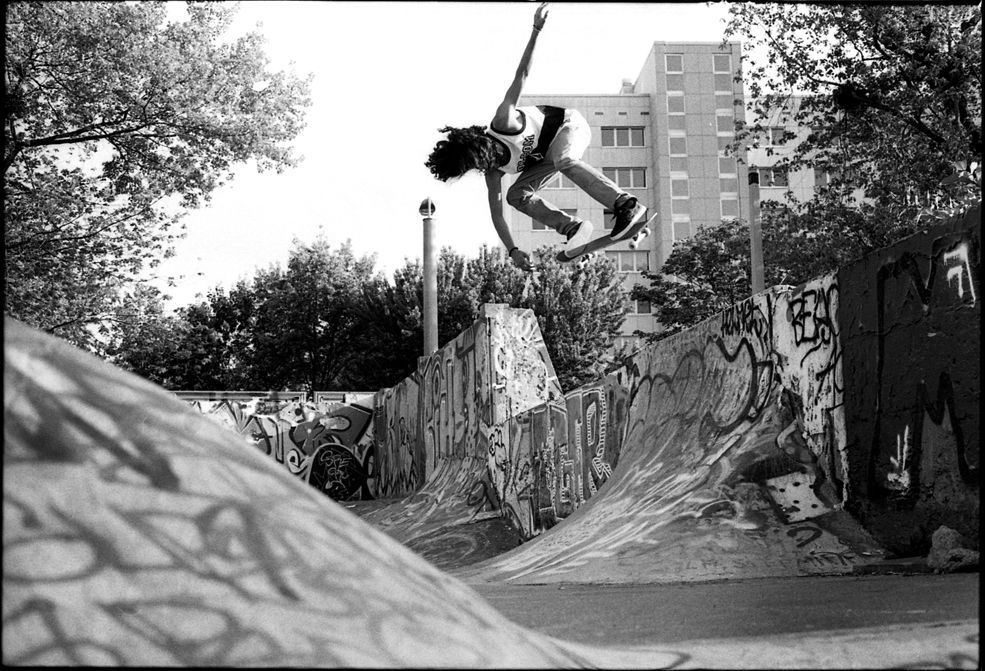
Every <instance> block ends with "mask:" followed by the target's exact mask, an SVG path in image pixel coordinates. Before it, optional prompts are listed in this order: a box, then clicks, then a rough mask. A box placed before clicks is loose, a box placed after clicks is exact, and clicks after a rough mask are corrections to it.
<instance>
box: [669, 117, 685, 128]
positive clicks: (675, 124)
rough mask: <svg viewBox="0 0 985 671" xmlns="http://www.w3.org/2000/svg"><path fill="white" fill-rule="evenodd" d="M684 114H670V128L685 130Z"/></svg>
mask: <svg viewBox="0 0 985 671" xmlns="http://www.w3.org/2000/svg"><path fill="white" fill-rule="evenodd" d="M684 123H685V121H684V115H683V114H670V115H668V116H667V128H668V129H669V130H685V125H684Z"/></svg>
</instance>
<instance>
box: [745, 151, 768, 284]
mask: <svg viewBox="0 0 985 671" xmlns="http://www.w3.org/2000/svg"><path fill="white" fill-rule="evenodd" d="M749 261H750V262H751V263H752V273H751V279H752V293H753V294H758V293H759V292H760V291H762V290H763V289H765V287H764V286H763V285H764V284H765V281H764V279H763V228H762V223H761V222H760V218H759V171H758V170H750V171H749Z"/></svg>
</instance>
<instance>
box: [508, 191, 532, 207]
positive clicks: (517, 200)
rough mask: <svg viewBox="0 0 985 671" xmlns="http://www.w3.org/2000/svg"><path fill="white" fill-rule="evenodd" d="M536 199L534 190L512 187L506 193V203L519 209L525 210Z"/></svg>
mask: <svg viewBox="0 0 985 671" xmlns="http://www.w3.org/2000/svg"><path fill="white" fill-rule="evenodd" d="M533 197H534V191H533V189H528V188H523V187H521V188H515V187H512V188H510V189H509V191H507V192H506V202H507V203H508V204H509V205H510V206H511V207H515V208H517V209H521V208H523V207H524V206H525V205H527V204H528V203H530V201H531V200H532V199H533Z"/></svg>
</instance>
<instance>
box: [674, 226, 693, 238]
mask: <svg viewBox="0 0 985 671" xmlns="http://www.w3.org/2000/svg"><path fill="white" fill-rule="evenodd" d="M689 237H691V222H690V221H675V222H674V241H675V242H676V241H677V240H685V239H687V238H689Z"/></svg>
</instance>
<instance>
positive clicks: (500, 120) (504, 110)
mask: <svg viewBox="0 0 985 671" xmlns="http://www.w3.org/2000/svg"><path fill="white" fill-rule="evenodd" d="M546 21H547V3H546V2H542V3H541V4H540V6H539V7H537V11H536V12H534V26H533V29H532V30H531V31H530V39H529V40H527V46H526V48H525V49H524V50H523V55H522V56H521V57H520V64H519V65H518V66H517V67H516V74H515V75H514V76H513V82H512V83H511V84H510V87H509V88H508V89H507V90H506V95H505V96H504V97H503V102H501V103H500V104H499V107H498V108H497V109H496V116H494V117H493V126H494V127H495V128H497V129H499V130H504V131H517V130H520V128H521V125H520V121H519V119H517V114H516V103H517V101H518V100H519V99H520V93H522V92H523V85H524V83H526V81H527V75H529V74H530V63H531V61H532V60H533V56H534V47H535V46H536V45H537V35H539V34H540V31H541V29H542V28H543V27H544V23H545V22H546Z"/></svg>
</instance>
